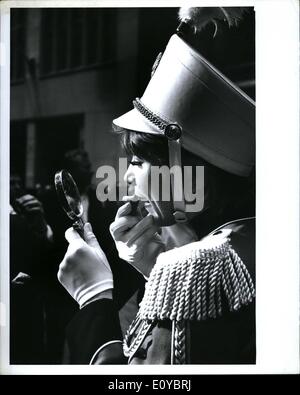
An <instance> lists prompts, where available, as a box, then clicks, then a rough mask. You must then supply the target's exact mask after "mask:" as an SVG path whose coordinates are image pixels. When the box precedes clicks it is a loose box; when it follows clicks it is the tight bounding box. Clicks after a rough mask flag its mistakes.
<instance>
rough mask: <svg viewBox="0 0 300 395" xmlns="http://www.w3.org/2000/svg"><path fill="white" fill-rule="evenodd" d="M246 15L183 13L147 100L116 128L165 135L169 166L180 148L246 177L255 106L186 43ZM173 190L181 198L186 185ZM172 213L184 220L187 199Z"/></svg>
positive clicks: (231, 10) (222, 10)
mask: <svg viewBox="0 0 300 395" xmlns="http://www.w3.org/2000/svg"><path fill="white" fill-rule="evenodd" d="M244 11H245V9H244V8H243V7H217V8H211V7H207V8H204V7H201V8H188V9H181V10H180V19H181V23H180V25H179V28H178V30H177V34H175V35H173V36H172V37H171V39H170V41H169V43H168V45H167V47H166V49H165V51H164V53H163V55H162V56H161V57H160V59H157V61H156V62H155V63H156V64H155V65H154V70H153V73H152V78H151V80H150V82H149V83H148V86H147V88H146V90H145V92H144V94H143V96H142V97H141V98H136V99H135V100H134V101H133V105H134V108H133V110H131V111H129V112H127V113H126V114H124V115H122V116H120V117H119V118H117V119H115V120H114V121H113V123H114V125H115V126H117V127H121V128H122V129H128V130H133V131H137V132H141V133H150V134H156V135H164V136H165V137H166V138H167V139H168V145H169V164H170V167H172V166H174V165H181V145H182V146H183V147H184V148H185V149H186V150H188V151H190V152H192V153H193V154H195V155H197V156H199V157H201V158H203V159H204V160H206V161H207V162H209V163H211V164H213V165H214V166H217V167H219V168H221V169H223V170H225V171H227V172H229V173H232V174H236V175H239V176H248V175H249V174H250V172H251V169H252V168H253V165H254V150H255V143H254V136H255V103H254V102H253V100H252V99H251V98H250V97H248V96H247V95H246V94H245V93H244V92H243V91H241V90H240V89H239V88H238V87H237V86H236V85H235V84H234V83H233V82H231V81H230V80H229V79H228V78H226V77H225V76H224V75H223V74H222V73H221V72H220V71H218V70H217V69H216V68H215V67H214V66H213V65H212V64H211V63H210V62H208V61H207V60H206V59H205V58H204V57H202V56H201V55H200V54H199V53H198V51H196V50H195V49H194V48H192V46H191V45H189V44H188V42H187V40H186V38H187V37H188V35H190V34H191V32H192V33H197V32H198V31H199V30H201V29H202V28H203V27H204V26H205V25H207V24H208V23H210V22H213V23H214V24H215V27H216V29H217V26H218V25H217V23H218V20H220V19H222V20H224V19H225V20H226V21H227V22H228V25H229V26H232V25H236V24H237V23H238V22H239V19H241V18H242V14H243V13H244ZM178 184H179V185H178ZM180 184H181V185H180ZM172 187H173V197H174V196H182V197H183V193H182V191H183V186H182V183H176V185H173V186H172ZM175 188H176V192H175ZM180 192H181V193H180ZM174 210H175V212H174V217H175V221H177V222H181V221H185V220H186V215H185V205H184V199H183V198H182V200H181V201H174Z"/></svg>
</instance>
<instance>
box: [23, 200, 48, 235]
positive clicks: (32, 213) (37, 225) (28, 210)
mask: <svg viewBox="0 0 300 395" xmlns="http://www.w3.org/2000/svg"><path fill="white" fill-rule="evenodd" d="M16 204H17V207H18V211H19V212H20V214H21V215H23V216H24V217H25V218H26V220H27V221H28V224H29V226H30V227H31V229H32V230H33V231H34V233H35V234H36V236H37V237H39V238H41V239H48V240H49V241H50V240H51V239H52V236H53V233H52V230H51V228H50V226H49V225H48V224H47V222H46V220H45V216H44V209H43V205H42V203H41V202H40V201H39V200H38V199H37V198H36V197H35V196H32V195H29V194H27V195H24V196H21V197H20V198H18V199H16Z"/></svg>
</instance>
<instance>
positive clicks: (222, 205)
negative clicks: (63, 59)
mask: <svg viewBox="0 0 300 395" xmlns="http://www.w3.org/2000/svg"><path fill="white" fill-rule="evenodd" d="M197 10H198V9H196V11H197ZM217 10H218V13H217V14H215V15H214V17H215V18H219V15H221V16H222V17H223V18H226V19H227V21H228V23H229V22H230V21H232V19H230V18H229V10H228V9H224V8H221V9H217ZM220 10H221V11H220ZM197 12H198V11H197ZM197 12H196V13H197ZM199 15H200V16H202V13H200V14H199ZM199 15H197V18H198V19H197V20H198V21H199V20H201V21H202V19H201V18H200V17H199ZM232 15H233V14H231V16H232ZM185 16H186V15H185ZM194 16H195V9H193V12H192V13H190V14H188V16H187V18H188V19H187V20H185V21H184V23H182V24H181V27H180V30H179V32H178V34H177V35H174V36H173V37H172V38H171V40H170V42H169V44H168V46H167V48H166V50H165V52H164V54H163V55H162V57H161V59H160V60H159V61H157V62H156V63H157V64H156V66H155V70H154V71H153V74H152V78H151V80H150V82H149V84H148V86H147V88H146V91H145V92H144V95H143V97H142V98H141V99H138V98H137V99H136V100H134V102H133V104H134V109H133V110H131V111H130V112H129V113H126V114H124V115H123V116H121V117H120V118H118V119H116V120H114V125H115V127H116V128H117V129H118V131H119V132H120V133H121V134H122V140H123V144H124V146H125V148H126V150H127V152H128V153H129V154H130V155H131V163H130V166H129V168H128V171H127V173H126V175H125V178H126V180H127V181H128V182H130V183H131V185H132V186H133V187H134V198H137V200H138V201H140V202H142V203H138V209H139V210H136V205H137V204H133V203H132V202H127V203H126V204H125V205H123V206H122V207H121V208H120V209H119V211H118V213H117V215H116V219H115V221H114V222H113V223H112V225H111V227H110V230H111V234H112V236H113V238H114V240H115V243H116V247H117V249H118V252H119V256H120V257H121V258H122V259H124V260H126V261H127V262H129V263H130V264H132V265H133V266H134V267H135V268H136V269H137V270H139V271H140V272H141V273H143V275H144V277H145V278H146V280H147V284H146V290H145V294H144V297H143V300H142V302H141V304H140V309H139V312H138V314H137V316H136V319H135V320H134V322H133V323H132V324H131V326H130V328H129V330H128V332H127V335H126V336H125V339H124V341H123V339H122V336H121V331H120V325H119V320H118V315H117V311H116V308H115V307H114V302H113V278H112V274H111V270H110V266H109V263H108V262H107V259H106V257H105V255H104V253H103V252H102V250H101V248H100V246H99V245H98V243H97V241H96V239H95V237H94V235H93V232H92V229H91V227H90V225H89V224H87V225H86V227H85V241H84V240H82V239H81V238H80V237H79V235H78V234H77V233H76V232H75V231H74V230H73V229H69V230H68V231H67V232H66V238H67V240H68V241H69V243H70V245H69V248H68V251H67V253H66V255H65V258H64V260H63V262H62V263H61V266H60V271H59V273H58V278H59V280H60V282H61V283H62V284H63V286H64V287H65V288H66V289H67V290H68V292H69V293H70V294H71V295H72V296H73V297H74V299H75V300H77V302H78V303H79V305H80V308H81V310H80V312H79V313H78V314H77V316H76V317H75V318H74V320H73V321H72V322H71V324H70V326H69V327H68V331H67V342H68V346H69V352H70V361H71V362H72V363H97V364H103V363H132V364H153V363H155V364H168V363H172V364H182V363H218V364H219V363H235V364H236V363H255V305H254V294H255V292H254V277H255V275H254V220H253V218H249V216H250V215H252V212H253V204H252V202H253V193H251V192H252V191H251V187H250V186H249V179H250V174H251V172H252V171H253V163H254V114H255V108H254V103H253V102H252V100H251V99H250V98H249V97H248V96H247V95H245V94H244V93H243V92H241V91H240V90H239V89H238V88H237V87H236V86H235V85H234V84H232V83H231V82H230V81H229V80H227V79H226V77H224V75H222V74H221V73H220V72H219V71H218V70H216V69H215V68H214V67H213V66H212V65H211V64H209V63H208V62H207V61H206V60H205V59H204V58H203V57H202V56H201V55H200V54H199V53H198V52H197V51H196V50H194V49H193V48H192V46H191V45H190V44H189V42H190V40H189V34H190V33H189V26H192V28H193V29H192V30H195V29H196V30H197V26H198V25H197V24H195V23H193V18H194ZM232 18H233V16H232ZM191 21H192V22H191ZM201 23H203V22H201ZM195 26H196V27H195ZM183 32H184V33H183ZM191 41H192V40H191ZM166 165H167V166H169V168H170V169H175V170H176V169H177V170H178V169H179V170H182V169H186V166H192V167H193V168H194V170H195V171H194V172H193V173H189V174H188V173H185V172H183V173H182V172H180V171H178V172H177V175H176V176H175V175H174V176H173V177H171V178H170V179H169V180H170V188H171V199H170V200H168V199H163V198H162V196H161V193H160V192H161V188H163V187H166V183H165V182H161V183H155V180H153V178H151V177H150V178H149V175H151V174H153V173H152V170H153V167H154V166H166ZM199 169H200V170H199ZM201 169H202V171H201ZM203 169H204V171H203ZM197 170H199V172H197ZM175 173H176V171H175ZM175 173H174V174H175ZM149 180H150V181H149ZM189 182H190V185H191V187H192V189H193V196H194V197H195V198H196V200H197V197H199V196H200V200H199V201H200V202H202V203H201V204H200V206H199V205H194V204H193V203H194V202H191V201H189V199H188V196H187V194H186V192H187V185H188V183H189ZM128 200H132V197H131V198H128ZM145 210H146V212H147V215H146V216H145V215H144V214H143V212H145ZM137 212H138V213H139V215H138V214H137ZM228 221H230V222H228ZM224 222H227V223H226V224H225V225H224ZM214 228H215V229H216V230H214V231H213V229H214ZM204 235H207V236H206V237H203V236H204Z"/></svg>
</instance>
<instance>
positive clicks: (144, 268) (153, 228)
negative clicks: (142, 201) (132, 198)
mask: <svg viewBox="0 0 300 395" xmlns="http://www.w3.org/2000/svg"><path fill="white" fill-rule="evenodd" d="M131 210H132V206H131V204H130V202H128V203H126V204H124V205H123V206H122V207H120V208H119V210H118V212H117V214H116V218H115V221H114V222H113V223H112V224H111V225H110V233H111V235H112V237H113V239H114V241H115V244H116V248H117V250H118V253H119V257H120V258H121V259H123V260H125V261H127V262H128V263H130V264H131V265H132V266H134V268H135V269H136V270H138V271H139V272H140V273H142V274H143V275H144V277H145V278H146V279H147V278H148V277H149V275H150V272H151V270H152V268H153V266H154V265H155V263H156V258H157V256H158V255H159V254H160V253H161V252H163V251H165V245H164V243H163V241H162V239H161V237H160V236H159V234H158V233H157V232H158V230H159V227H158V226H157V225H155V224H154V221H153V216H152V215H147V216H146V217H145V218H143V219H141V218H139V217H138V216H133V215H130V212H131Z"/></svg>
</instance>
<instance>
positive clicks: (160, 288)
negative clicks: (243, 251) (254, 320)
mask: <svg viewBox="0 0 300 395" xmlns="http://www.w3.org/2000/svg"><path fill="white" fill-rule="evenodd" d="M254 296H255V290H254V285H253V281H252V279H251V277H250V274H249V272H248V270H247V268H246V266H245V265H244V263H243V262H242V260H241V259H240V257H239V256H238V254H237V253H236V251H235V250H234V249H233V248H232V246H231V245H230V241H229V238H227V237H224V235H223V234H221V235H220V237H218V236H209V237H208V238H207V240H205V241H200V242H195V243H191V244H188V245H185V246H183V247H180V248H175V249H173V250H171V251H167V252H165V253H162V254H160V255H159V257H158V259H157V262H156V265H155V266H154V268H153V270H152V272H151V275H150V277H149V280H148V283H147V285H146V290H145V295H144V298H143V300H142V302H141V304H140V310H139V317H140V319H144V320H151V321H154V320H164V319H170V320H176V321H181V320H197V321H200V320H205V319H207V318H216V317H217V316H220V315H222V311H223V307H224V302H225V303H227V305H228V308H229V310H230V311H236V310H239V309H240V308H241V307H242V306H243V305H247V304H249V303H251V302H252V300H253V298H254Z"/></svg>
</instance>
